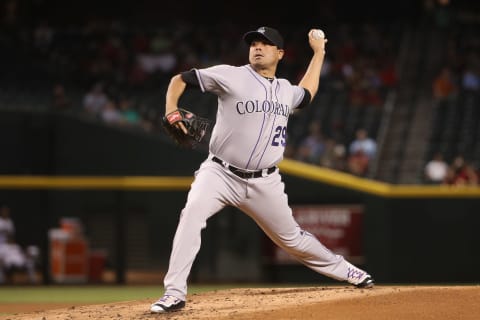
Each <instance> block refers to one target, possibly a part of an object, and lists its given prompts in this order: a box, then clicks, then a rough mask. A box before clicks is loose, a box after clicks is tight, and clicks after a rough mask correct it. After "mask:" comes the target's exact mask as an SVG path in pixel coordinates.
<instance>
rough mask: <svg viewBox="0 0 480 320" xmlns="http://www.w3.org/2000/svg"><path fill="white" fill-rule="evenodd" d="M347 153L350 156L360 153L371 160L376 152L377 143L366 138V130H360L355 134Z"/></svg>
mask: <svg viewBox="0 0 480 320" xmlns="http://www.w3.org/2000/svg"><path fill="white" fill-rule="evenodd" d="M348 151H349V153H350V154H356V153H357V152H358V151H362V152H363V153H364V154H365V155H366V156H367V157H368V159H369V160H371V159H373V157H375V154H376V152H377V143H376V142H375V140H373V139H372V138H370V137H369V136H368V133H367V130H365V129H363V128H360V129H358V130H357V131H356V132H355V139H354V140H353V141H352V143H351V144H350V147H349V150H348Z"/></svg>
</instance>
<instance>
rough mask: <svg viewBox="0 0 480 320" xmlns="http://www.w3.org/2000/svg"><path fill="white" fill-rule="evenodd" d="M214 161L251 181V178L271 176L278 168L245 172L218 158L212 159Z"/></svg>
mask: <svg viewBox="0 0 480 320" xmlns="http://www.w3.org/2000/svg"><path fill="white" fill-rule="evenodd" d="M212 160H213V161H215V162H216V163H219V164H220V165H222V166H224V167H225V168H227V169H228V170H230V171H231V172H232V173H233V174H235V175H237V176H239V177H240V178H243V179H249V178H260V177H264V176H266V175H269V174H270V173H272V172H274V171H275V169H277V167H270V168H268V169H263V170H258V171H245V170H242V169H239V168H237V167H234V166H232V165H229V164H227V163H226V162H225V161H222V160H220V159H218V158H217V157H213V158H212Z"/></svg>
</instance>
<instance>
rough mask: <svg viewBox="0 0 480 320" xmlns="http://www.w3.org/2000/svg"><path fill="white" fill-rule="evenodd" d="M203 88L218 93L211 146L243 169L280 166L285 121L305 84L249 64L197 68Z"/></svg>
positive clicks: (214, 150)
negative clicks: (261, 72)
mask: <svg viewBox="0 0 480 320" xmlns="http://www.w3.org/2000/svg"><path fill="white" fill-rule="evenodd" d="M195 72H196V74H197V77H198V79H199V82H200V88H201V90H202V91H207V92H212V93H214V94H216V95H217V96H218V112H217V124H216V126H215V128H214V129H213V132H212V137H211V140H210V151H211V152H212V153H213V154H215V155H216V156H217V157H219V158H221V159H223V160H225V161H226V162H228V163H230V164H232V165H234V166H236V167H238V168H243V169H249V170H258V169H264V168H269V167H272V166H274V165H276V164H277V163H278V162H280V160H282V157H283V151H284V149H285V144H286V132H287V120H288V116H289V115H290V112H291V111H292V110H293V109H294V108H296V107H297V106H298V105H299V104H300V103H301V102H302V100H303V97H304V95H305V89H303V88H301V87H298V86H292V85H291V84H290V82H289V81H288V80H285V79H277V78H275V79H273V81H269V80H267V79H266V78H264V77H262V76H261V75H259V74H258V73H257V72H255V71H254V70H253V69H252V67H251V66H250V65H245V66H241V67H234V66H229V65H219V66H214V67H211V68H207V69H203V70H196V71H195Z"/></svg>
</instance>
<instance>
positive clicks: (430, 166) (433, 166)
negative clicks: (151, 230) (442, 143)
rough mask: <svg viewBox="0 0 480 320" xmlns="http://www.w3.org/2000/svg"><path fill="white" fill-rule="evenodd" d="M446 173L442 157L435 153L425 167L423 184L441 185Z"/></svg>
mask: <svg viewBox="0 0 480 320" xmlns="http://www.w3.org/2000/svg"><path fill="white" fill-rule="evenodd" d="M447 172H448V164H447V163H446V162H445V160H443V155H442V154H441V153H439V152H437V153H435V154H434V155H433V157H432V159H431V160H430V161H428V162H427V164H426V165H425V170H424V174H425V182H426V183H429V184H442V183H443V182H444V181H445V179H446V177H447Z"/></svg>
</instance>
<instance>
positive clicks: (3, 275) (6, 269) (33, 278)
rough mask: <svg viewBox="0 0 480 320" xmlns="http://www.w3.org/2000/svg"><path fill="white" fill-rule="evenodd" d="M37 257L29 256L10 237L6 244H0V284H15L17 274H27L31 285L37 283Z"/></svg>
mask: <svg viewBox="0 0 480 320" xmlns="http://www.w3.org/2000/svg"><path fill="white" fill-rule="evenodd" d="M35 259H36V256H35V255H32V254H28V253H27V252H25V251H24V250H23V249H22V247H21V246H20V245H19V244H18V243H16V242H15V241H14V239H13V237H8V240H7V242H6V243H3V244H0V283H7V284H13V283H14V274H15V273H16V272H26V273H27V276H28V280H29V282H30V283H37V275H36V271H35Z"/></svg>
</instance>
